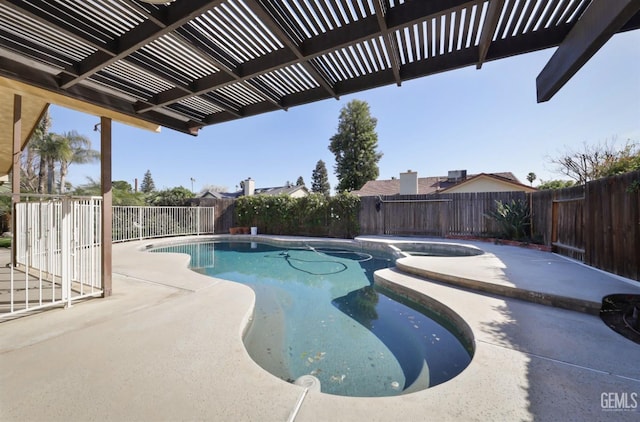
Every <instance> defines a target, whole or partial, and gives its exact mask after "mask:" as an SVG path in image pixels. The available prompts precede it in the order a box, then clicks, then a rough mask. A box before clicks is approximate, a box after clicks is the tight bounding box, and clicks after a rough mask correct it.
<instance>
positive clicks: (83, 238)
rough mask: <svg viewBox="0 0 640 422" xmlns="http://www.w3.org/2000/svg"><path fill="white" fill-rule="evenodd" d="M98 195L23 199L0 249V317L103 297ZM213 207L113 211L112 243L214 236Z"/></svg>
mask: <svg viewBox="0 0 640 422" xmlns="http://www.w3.org/2000/svg"><path fill="white" fill-rule="evenodd" d="M101 206H102V199H101V198H99V197H84V198H82V197H54V196H50V195H21V198H20V201H19V202H18V203H16V204H15V208H14V209H13V211H14V214H15V216H14V222H15V225H16V226H15V227H16V231H15V233H16V235H15V238H14V239H13V242H12V247H11V250H9V251H0V319H2V318H6V317H10V316H14V315H16V314H22V313H25V312H29V311H35V310H38V309H42V308H46V307H51V306H60V305H65V306H70V305H71V303H72V302H73V301H74V300H78V299H82V298H87V297H93V296H98V295H101V294H102V277H101V273H102V262H101V245H102V239H101V233H102V231H101V225H102V215H101V212H102V210H101ZM214 220H215V214H214V208H213V207H121V206H116V207H113V220H112V240H113V241H114V242H122V241H127V240H138V239H145V238H154V237H164V236H180V235H199V234H212V233H213V232H214Z"/></svg>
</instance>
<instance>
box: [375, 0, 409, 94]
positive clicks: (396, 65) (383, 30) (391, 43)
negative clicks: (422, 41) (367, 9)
mask: <svg viewBox="0 0 640 422" xmlns="http://www.w3.org/2000/svg"><path fill="white" fill-rule="evenodd" d="M373 7H374V8H375V10H376V17H377V18H378V27H379V28H380V34H381V35H382V40H383V42H384V48H385V49H386V50H387V54H388V55H389V61H390V62H391V71H392V72H393V78H394V79H395V82H396V85H398V86H400V85H402V79H401V78H400V58H399V57H398V43H397V42H396V40H395V38H394V36H393V32H392V31H390V30H389V27H388V26H387V19H386V15H387V11H386V8H385V5H384V4H383V3H382V0H373Z"/></svg>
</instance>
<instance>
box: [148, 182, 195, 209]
mask: <svg viewBox="0 0 640 422" xmlns="http://www.w3.org/2000/svg"><path fill="white" fill-rule="evenodd" d="M194 196H195V194H194V193H193V192H191V191H190V190H189V189H187V188H185V187H183V186H179V187H176V188H171V189H164V190H161V191H158V192H153V193H151V194H149V195H148V196H147V204H149V205H153V206H156V207H159V206H169V207H182V206H184V205H185V204H186V202H187V199H190V198H193V197H194Z"/></svg>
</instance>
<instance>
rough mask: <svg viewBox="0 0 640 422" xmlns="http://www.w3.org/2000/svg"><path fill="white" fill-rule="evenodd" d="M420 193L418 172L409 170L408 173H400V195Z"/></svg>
mask: <svg viewBox="0 0 640 422" xmlns="http://www.w3.org/2000/svg"><path fill="white" fill-rule="evenodd" d="M417 194H418V173H417V172H415V171H411V170H407V172H406V173H400V195H417Z"/></svg>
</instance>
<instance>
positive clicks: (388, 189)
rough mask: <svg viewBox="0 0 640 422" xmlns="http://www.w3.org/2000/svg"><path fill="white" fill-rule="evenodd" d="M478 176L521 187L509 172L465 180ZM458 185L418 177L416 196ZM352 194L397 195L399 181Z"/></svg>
mask: <svg viewBox="0 0 640 422" xmlns="http://www.w3.org/2000/svg"><path fill="white" fill-rule="evenodd" d="M480 175H488V176H491V177H495V178H497V179H499V180H502V181H507V182H510V183H514V184H518V185H522V184H521V183H520V181H519V180H518V178H517V177H516V176H515V175H514V174H513V173H511V172H503V173H480V174H475V175H468V176H467V178H466V179H465V180H466V181H468V180H471V179H474V178H476V177H478V176H480ZM463 182H464V181H463ZM460 183H462V182H452V181H449V178H448V177H447V176H433V177H419V178H418V195H429V194H433V193H436V192H442V191H444V190H446V189H449V188H451V187H453V186H455V185H458V184H460ZM523 186H524V185H523ZM352 193H353V194H355V195H358V196H378V195H382V196H384V195H398V194H399V193H400V179H391V180H370V181H368V182H367V183H365V184H364V186H363V187H362V188H360V189H359V190H356V191H353V192H352Z"/></svg>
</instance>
